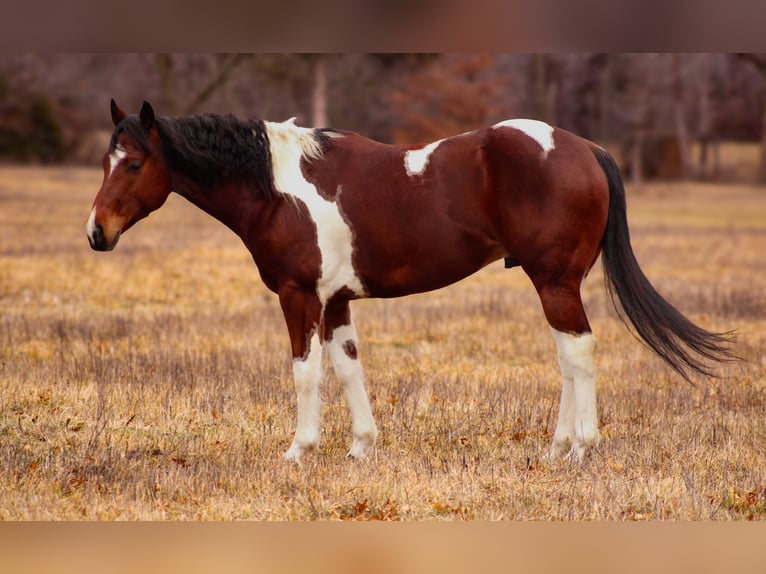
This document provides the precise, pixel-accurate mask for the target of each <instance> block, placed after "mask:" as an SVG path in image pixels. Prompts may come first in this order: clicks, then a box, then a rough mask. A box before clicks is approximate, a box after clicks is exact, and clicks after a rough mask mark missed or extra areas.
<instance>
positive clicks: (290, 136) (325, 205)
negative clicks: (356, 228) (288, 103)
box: [264, 120, 365, 305]
mask: <svg viewBox="0 0 766 574" xmlns="http://www.w3.org/2000/svg"><path fill="white" fill-rule="evenodd" d="M264 124H265V126H266V131H267V133H268V138H269V148H270V151H271V163H272V170H273V175H274V185H275V187H276V189H277V191H279V192H280V193H283V194H284V195H286V196H288V197H291V198H293V199H296V200H297V199H299V200H301V201H302V202H303V204H304V205H305V206H306V208H307V209H308V212H309V215H310V216H311V219H312V220H313V221H314V224H315V225H316V230H317V243H318V245H319V252H320V254H321V257H322V263H321V269H320V276H319V280H318V281H317V286H316V290H317V295H318V296H319V300H320V301H321V302H322V304H323V305H324V304H325V303H326V302H327V300H328V299H329V298H330V297H332V295H333V294H335V293H336V292H337V291H338V290H340V289H341V288H343V287H347V288H349V289H351V291H353V292H354V294H356V295H357V296H359V297H363V296H365V290H364V287H363V286H362V282H361V281H360V279H359V277H358V276H357V274H356V271H355V269H354V265H353V261H352V254H353V251H354V243H353V233H352V232H351V228H350V227H349V225H348V223H346V221H345V220H344V219H343V216H342V215H341V212H340V208H339V206H338V204H337V203H336V202H335V201H332V200H328V199H325V198H324V197H322V196H321V195H320V194H319V192H318V191H317V188H316V186H314V184H313V183H310V182H309V181H307V180H306V178H305V177H303V172H302V171H301V158H304V157H305V158H308V159H318V158H320V157H321V156H322V149H321V147H320V144H319V142H318V141H317V139H316V137H315V136H314V131H313V130H312V129H309V128H302V127H298V126H296V125H295V124H294V123H293V121H292V120H289V121H287V122H282V123H273V122H264ZM331 137H342V136H340V134H337V135H334V136H332V135H331Z"/></svg>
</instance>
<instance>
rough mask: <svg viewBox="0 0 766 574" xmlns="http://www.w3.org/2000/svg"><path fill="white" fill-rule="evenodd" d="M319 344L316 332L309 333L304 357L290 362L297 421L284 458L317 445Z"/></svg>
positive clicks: (295, 457)
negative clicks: (308, 343) (307, 351)
mask: <svg viewBox="0 0 766 574" xmlns="http://www.w3.org/2000/svg"><path fill="white" fill-rule="evenodd" d="M322 374H323V373H322V344H321V342H320V341H319V334H318V333H316V332H315V333H314V334H313V335H312V336H311V342H310V345H309V353H308V355H307V356H306V358H305V359H295V360H294V361H293V378H294V381H295V394H296V396H297V402H298V422H297V424H296V428H295V436H294V437H293V443H292V445H291V446H290V448H289V449H288V450H287V452H286V453H285V458H286V459H288V460H291V461H293V462H300V459H301V456H302V455H303V453H305V452H306V451H308V450H312V449H314V448H316V446H317V445H318V444H319V409H320V401H319V385H320V383H321V382H322Z"/></svg>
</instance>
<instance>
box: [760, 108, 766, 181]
mask: <svg viewBox="0 0 766 574" xmlns="http://www.w3.org/2000/svg"><path fill="white" fill-rule="evenodd" d="M759 181H760V183H766V96H764V98H763V116H762V118H761V171H760V174H759Z"/></svg>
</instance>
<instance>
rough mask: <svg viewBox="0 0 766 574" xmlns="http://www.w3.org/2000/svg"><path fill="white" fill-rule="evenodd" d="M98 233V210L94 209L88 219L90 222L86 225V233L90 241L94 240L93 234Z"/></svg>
mask: <svg viewBox="0 0 766 574" xmlns="http://www.w3.org/2000/svg"><path fill="white" fill-rule="evenodd" d="M95 232H96V208H95V207H94V208H93V209H92V210H91V212H90V217H88V222H87V223H86V224H85V233H86V234H87V235H88V238H90V240H91V241H92V240H93V234H94V233H95Z"/></svg>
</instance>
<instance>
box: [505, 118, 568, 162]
mask: <svg viewBox="0 0 766 574" xmlns="http://www.w3.org/2000/svg"><path fill="white" fill-rule="evenodd" d="M492 127H493V128H514V129H517V130H520V131H522V132H524V133H525V134H527V135H528V136H529V137H531V138H532V139H533V140H535V141H536V142H537V143H538V144H540V147H541V148H543V158H545V157H547V155H548V152H550V151H551V150H553V149H554V148H555V147H556V145H555V143H554V142H553V126H550V125H548V124H546V123H545V122H541V121H539V120H523V119H516V120H506V121H504V122H500V123H497V124H495V125H494V126H492Z"/></svg>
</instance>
